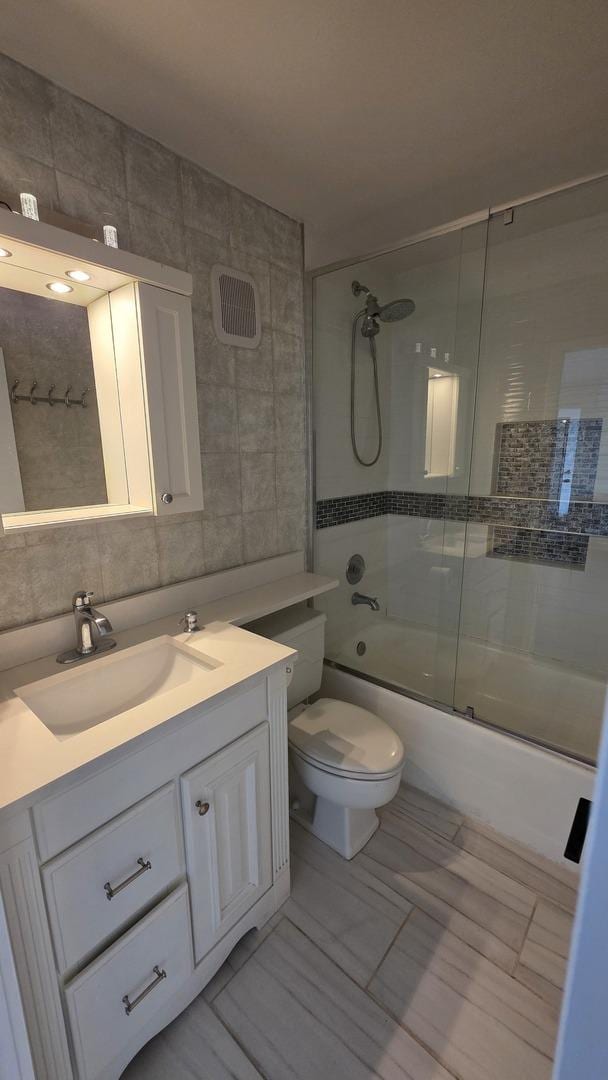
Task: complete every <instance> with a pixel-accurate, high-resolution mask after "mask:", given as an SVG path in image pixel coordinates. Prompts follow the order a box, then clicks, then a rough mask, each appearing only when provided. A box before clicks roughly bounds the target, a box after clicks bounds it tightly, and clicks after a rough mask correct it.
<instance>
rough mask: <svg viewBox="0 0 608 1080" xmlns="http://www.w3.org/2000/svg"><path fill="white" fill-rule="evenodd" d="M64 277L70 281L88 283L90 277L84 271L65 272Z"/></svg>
mask: <svg viewBox="0 0 608 1080" xmlns="http://www.w3.org/2000/svg"><path fill="white" fill-rule="evenodd" d="M65 274H66V277H69V278H71V279H72V281H90V280H91V275H90V274H87V272H86V270H66V272H65Z"/></svg>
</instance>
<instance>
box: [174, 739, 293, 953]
mask: <svg viewBox="0 0 608 1080" xmlns="http://www.w3.org/2000/svg"><path fill="white" fill-rule="evenodd" d="M181 783H182V799H183V807H184V828H185V835H186V861H187V866H188V875H189V879H190V900H191V905H192V921H193V928H194V951H195V956H196V961H197V963H198V961H199V960H201V959H202V958H203V956H205V954H206V953H208V952H209V950H210V949H211V948H212V946H213V945H215V943H216V941H219V939H220V938H221V937H223V935H224V934H225V933H226V932H227V931H228V930H229V929H230V927H231V926H234V924H235V923H236V922H238V920H239V919H240V918H241V916H242V915H244V914H245V912H246V911H248V910H249V908H250V907H252V905H253V904H254V903H255V902H256V900H258V899H259V897H260V896H261V895H262V894H263V893H264V892H265V891H266V889H268V888H269V887H270V885H271V884H272V870H271V835H270V767H269V749H268V725H267V724H262V725H260V727H258V728H256V729H255V730H254V731H252V732H251V733H250V734H249V735H244V736H243V737H242V738H240V739H238V740H237V741H236V742H235V743H233V744H232V746H229V747H227V749H226V750H221V751H220V753H219V754H215V755H214V756H213V757H211V758H209V759H208V761H204V762H202V764H201V765H197V766H196V767H195V768H194V769H191V770H190V772H188V773H186V774H185V776H183V777H182V781H181Z"/></svg>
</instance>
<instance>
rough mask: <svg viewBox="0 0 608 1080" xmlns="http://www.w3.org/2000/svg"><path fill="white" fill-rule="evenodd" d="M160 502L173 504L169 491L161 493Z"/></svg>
mask: <svg viewBox="0 0 608 1080" xmlns="http://www.w3.org/2000/svg"><path fill="white" fill-rule="evenodd" d="M160 501H161V502H164V503H172V502H173V495H172V494H171V492H170V491H163V493H162V495H161V497H160Z"/></svg>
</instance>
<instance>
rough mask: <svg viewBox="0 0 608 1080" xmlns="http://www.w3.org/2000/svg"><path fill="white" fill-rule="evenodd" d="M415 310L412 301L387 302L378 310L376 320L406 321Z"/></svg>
mask: <svg viewBox="0 0 608 1080" xmlns="http://www.w3.org/2000/svg"><path fill="white" fill-rule="evenodd" d="M415 310H416V305H415V303H414V301H413V300H389V302H388V304H383V306H382V307H381V308H380V311H379V312H378V318H379V319H382V322H399V320H400V319H407V317H408V315H412V314H413V312H414V311H415Z"/></svg>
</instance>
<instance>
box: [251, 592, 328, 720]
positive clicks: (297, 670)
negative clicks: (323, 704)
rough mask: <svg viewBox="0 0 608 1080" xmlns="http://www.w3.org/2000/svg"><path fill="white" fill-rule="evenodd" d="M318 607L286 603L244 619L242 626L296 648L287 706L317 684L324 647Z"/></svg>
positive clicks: (322, 625) (324, 620) (293, 703)
mask: <svg viewBox="0 0 608 1080" xmlns="http://www.w3.org/2000/svg"><path fill="white" fill-rule="evenodd" d="M326 619H327V616H326V615H325V614H324V613H323V612H322V611H315V610H314V609H313V608H309V607H297V606H296V607H289V608H284V609H283V611H277V612H275V614H274V615H266V616H265V617H264V618H263V619H256V620H255V622H251V623H248V624H247V626H246V627H245V629H246V630H251V632H252V633H253V634H260V636H261V637H266V638H271V639H272V640H273V641H280V642H281V644H282V645H289V646H291V648H292V649H297V650H298V656H297V659H296V661H295V664H294V672H293V677H292V680H291V682H290V684H289V687H288V689H287V708H288V709H291V708H293V706H294V705H299V704H300V702H301V701H304V699H305V698H307V697H310V695H311V694H315V693H316V692H317V690H319V689H320V688H321V679H322V677H323V656H324V651H325V622H326Z"/></svg>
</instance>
